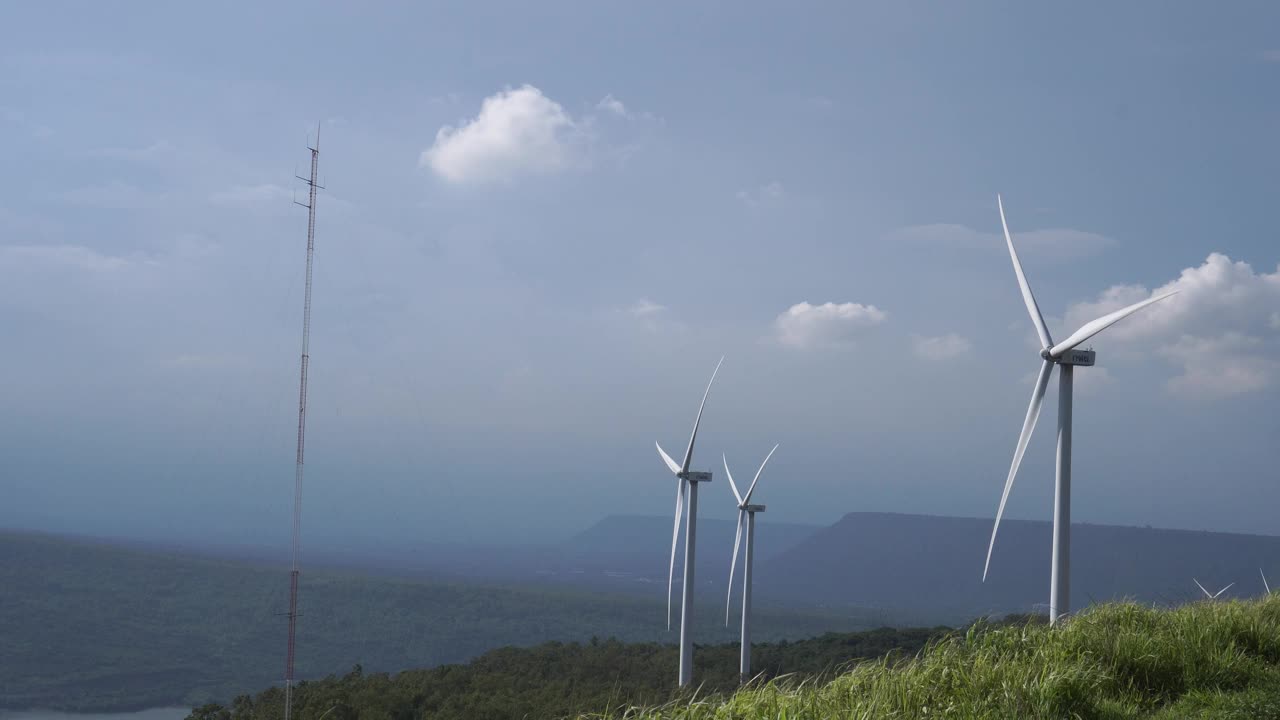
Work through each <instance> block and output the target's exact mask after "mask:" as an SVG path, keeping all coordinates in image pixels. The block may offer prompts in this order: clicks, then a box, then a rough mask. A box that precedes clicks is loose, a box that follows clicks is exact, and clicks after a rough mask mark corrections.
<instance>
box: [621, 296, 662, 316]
mask: <svg viewBox="0 0 1280 720" xmlns="http://www.w3.org/2000/svg"><path fill="white" fill-rule="evenodd" d="M666 309H667V306H666V305H659V304H658V303H656V302H653V301H652V300H650V299H649V298H640V299H639V300H637V301H636V302H635V304H633V305H632V306H631V307H629V308H627V312H629V313H631V314H632V315H635V316H636V317H649V316H652V315H657V314H658V313H660V312H662V311H663V310H666Z"/></svg>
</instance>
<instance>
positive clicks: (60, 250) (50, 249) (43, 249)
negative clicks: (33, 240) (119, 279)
mask: <svg viewBox="0 0 1280 720" xmlns="http://www.w3.org/2000/svg"><path fill="white" fill-rule="evenodd" d="M130 264H132V262H131V261H129V260H126V259H124V258H121V257H113V256H110V255H103V254H102V253H99V252H98V251H96V250H93V249H90V248H87V247H85V246H83V245H2V246H0V270H17V271H22V272H27V271H31V270H35V269H39V268H62V267H70V268H76V269H79V270H87V271H89V272H111V271H114V270H119V269H121V268H125V267H128V266H129V265H130Z"/></svg>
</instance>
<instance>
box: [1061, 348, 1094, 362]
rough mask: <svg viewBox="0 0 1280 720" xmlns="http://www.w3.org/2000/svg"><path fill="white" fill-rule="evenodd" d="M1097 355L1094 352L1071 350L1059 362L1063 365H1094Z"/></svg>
mask: <svg viewBox="0 0 1280 720" xmlns="http://www.w3.org/2000/svg"><path fill="white" fill-rule="evenodd" d="M1096 358H1097V353H1095V352H1094V351H1092V350H1071V351H1069V352H1067V354H1065V355H1063V356H1062V358H1061V359H1060V360H1059V361H1058V362H1060V363H1062V364H1063V365H1086V366H1087V365H1092V364H1093V363H1094V360H1095V359H1096Z"/></svg>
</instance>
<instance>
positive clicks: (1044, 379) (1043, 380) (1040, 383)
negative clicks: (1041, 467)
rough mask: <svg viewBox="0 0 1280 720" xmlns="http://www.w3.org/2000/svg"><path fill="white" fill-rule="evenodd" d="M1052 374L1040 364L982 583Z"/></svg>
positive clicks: (1047, 366) (1050, 366)
mask: <svg viewBox="0 0 1280 720" xmlns="http://www.w3.org/2000/svg"><path fill="white" fill-rule="evenodd" d="M1052 372H1053V363H1052V362H1051V361H1049V360H1045V361H1044V362H1043V363H1041V364H1040V376H1039V377H1037V378H1036V385H1035V388H1034V389H1032V391H1031V404H1030V405H1029V406H1027V417H1026V419H1025V420H1023V421H1022V434H1021V435H1019V436H1018V445H1017V447H1016V448H1015V449H1014V451H1013V463H1012V464H1011V465H1010V466H1009V477H1008V478H1006V479H1005V481H1004V492H1003V493H1001V495H1000V507H999V508H997V509H996V524H995V526H993V527H992V528H991V544H990V545H988V546H987V562H986V564H985V565H983V566H982V581H983V582H986V581H987V571H988V570H990V569H991V552H992V551H993V550H995V547H996V532H997V531H999V530H1000V518H1001V517H1003V516H1004V505H1005V503H1006V502H1008V501H1009V491H1010V490H1011V489H1013V479H1014V478H1015V477H1017V476H1018V466H1019V465H1021V464H1022V454H1023V453H1025V452H1026V451H1027V443H1028V442H1029V441H1030V440H1031V433H1032V431H1033V430H1035V429H1036V420H1038V419H1040V406H1041V405H1042V404H1044V391H1045V389H1047V388H1048V387H1049V375H1050V374H1051V373H1052Z"/></svg>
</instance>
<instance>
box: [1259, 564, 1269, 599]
mask: <svg viewBox="0 0 1280 720" xmlns="http://www.w3.org/2000/svg"><path fill="white" fill-rule="evenodd" d="M1258 574H1259V575H1261V576H1262V587H1264V588H1266V589H1267V594H1268V595H1270V594H1271V584H1270V583H1268V582H1267V574H1266V573H1264V572H1262V568H1258Z"/></svg>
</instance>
